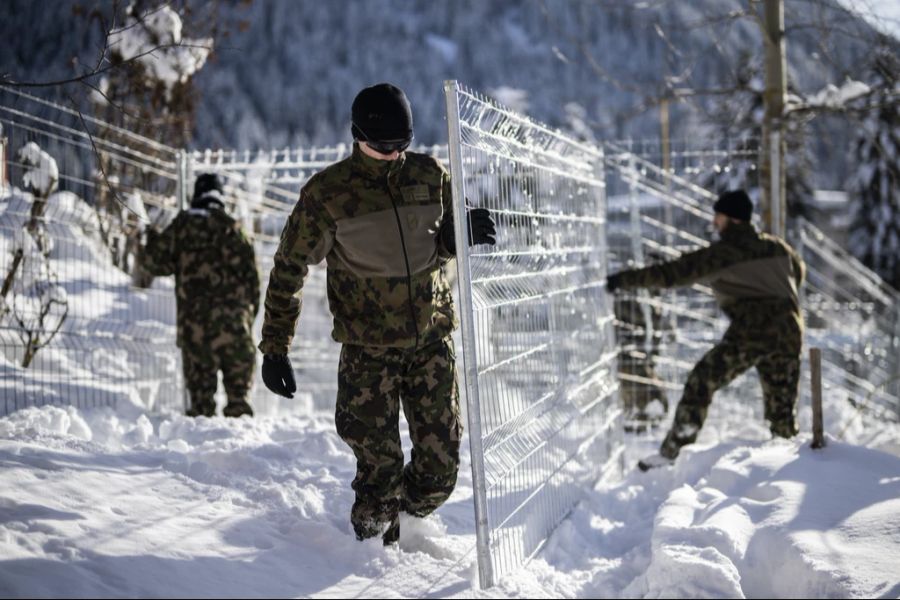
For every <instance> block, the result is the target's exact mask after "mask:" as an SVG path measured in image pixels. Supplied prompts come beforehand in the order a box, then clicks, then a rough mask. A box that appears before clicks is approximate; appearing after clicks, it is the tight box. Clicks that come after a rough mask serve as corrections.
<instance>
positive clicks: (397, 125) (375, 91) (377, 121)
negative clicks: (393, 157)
mask: <svg viewBox="0 0 900 600" xmlns="http://www.w3.org/2000/svg"><path fill="white" fill-rule="evenodd" d="M351 113H352V114H351V119H352V122H353V126H352V128H351V131H352V132H353V139H356V140H363V141H365V140H371V141H373V142H380V141H388V140H410V139H412V137H413V118H412V109H411V108H410V106H409V100H408V99H407V98H406V94H404V93H403V90H401V89H400V88H398V87H397V86H395V85H391V84H390V83H379V84H378V85H373V86H372V87H367V88H365V89H364V90H363V91H361V92H360V93H359V94H357V95H356V99H355V100H353V108H352V109H351Z"/></svg>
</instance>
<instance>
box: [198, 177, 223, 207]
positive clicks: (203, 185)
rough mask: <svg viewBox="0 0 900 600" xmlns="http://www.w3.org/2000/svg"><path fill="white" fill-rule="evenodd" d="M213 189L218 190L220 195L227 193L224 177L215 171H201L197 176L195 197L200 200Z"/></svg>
mask: <svg viewBox="0 0 900 600" xmlns="http://www.w3.org/2000/svg"><path fill="white" fill-rule="evenodd" d="M213 190H217V191H218V192H219V194H220V195H221V194H224V193H225V184H223V183H222V178H221V177H219V176H218V175H216V174H215V173H201V174H200V175H198V176H197V181H195V182H194V198H193V199H194V200H199V199H200V198H202V197H203V196H204V194H208V193H209V192H211V191H213Z"/></svg>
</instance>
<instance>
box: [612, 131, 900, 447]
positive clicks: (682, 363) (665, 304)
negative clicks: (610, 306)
mask: <svg viewBox="0 0 900 600" xmlns="http://www.w3.org/2000/svg"><path fill="white" fill-rule="evenodd" d="M635 147H636V148H638V149H641V151H644V150H646V149H645V148H643V147H642V146H640V145H636V146H635ZM606 149H607V153H606V162H607V169H608V171H607V182H608V184H609V188H608V189H609V200H608V204H609V228H608V234H609V237H608V243H609V247H610V257H609V260H610V268H611V269H619V268H627V267H632V266H643V265H645V264H650V263H652V262H660V261H666V260H671V259H673V258H677V257H678V256H680V255H681V254H682V253H683V252H686V251H690V250H693V249H696V248H699V247H703V246H705V245H708V244H709V243H710V242H709V240H711V239H712V229H711V219H712V204H713V202H714V201H715V195H714V194H712V193H711V192H709V191H707V190H706V189H705V188H704V187H701V186H699V185H697V184H696V183H694V182H695V181H697V180H708V179H709V178H710V177H714V176H715V174H729V173H731V174H735V173H740V174H742V175H741V177H743V181H741V180H736V181H735V182H734V185H735V187H737V186H741V187H749V184H750V183H751V181H748V179H747V178H748V177H752V176H753V172H754V171H755V169H754V168H752V164H753V162H754V160H755V158H754V157H753V155H752V151H750V150H747V149H744V148H738V149H736V150H735V152H734V155H729V154H722V153H721V150H712V151H710V152H706V151H696V150H694V151H691V152H690V153H689V155H688V156H687V157H680V156H678V155H677V154H676V155H675V156H674V157H673V159H672V160H671V162H670V164H671V165H673V166H672V167H671V168H670V169H663V168H662V167H661V166H660V165H658V164H655V163H653V162H652V161H650V160H647V159H646V158H644V157H643V156H639V155H637V154H636V153H635V152H632V151H631V149H630V148H629V146H628V145H625V144H608V145H607V146H606ZM650 156H651V157H652V152H651V153H650ZM701 166H702V168H699V167H701ZM710 171H712V175H711V174H710ZM788 237H789V241H790V242H791V243H792V244H793V245H794V247H795V248H797V250H798V251H800V252H801V254H802V255H803V257H804V260H805V261H806V264H807V268H808V277H807V283H806V285H805V286H804V288H803V290H804V298H803V299H802V305H803V309H804V315H805V320H806V326H807V335H806V345H807V347H811V346H816V347H820V348H822V349H823V356H824V358H823V362H824V367H823V383H824V390H825V394H826V397H827V396H828V395H829V394H831V395H833V396H835V397H840V400H843V399H844V398H846V400H847V406H851V405H852V406H858V410H856V411H854V410H850V411H840V410H838V411H835V412H833V414H831V415H829V417H830V418H829V419H826V429H827V431H828V432H829V433H831V434H832V435H835V436H843V435H844V434H845V433H847V432H848V431H849V432H851V433H853V434H854V439H855V440H856V441H861V442H864V441H866V439H867V438H866V433H865V430H866V423H869V422H871V421H869V419H879V420H884V419H888V420H894V421H897V420H900V381H898V377H900V325H898V323H900V296H898V293H897V291H896V290H892V289H891V288H890V287H889V286H887V285H886V284H884V283H883V282H882V281H881V280H880V279H879V278H878V277H877V276H875V275H874V274H873V273H872V272H871V271H869V270H868V269H866V268H865V267H864V266H863V265H861V264H860V263H859V262H858V261H856V260H855V259H853V258H852V257H850V256H849V254H848V253H847V252H846V251H845V250H843V249H841V248H840V247H838V246H837V245H836V244H835V243H834V242H832V241H831V240H829V239H828V238H827V236H825V235H824V234H823V233H822V232H820V231H819V230H818V229H816V228H815V227H814V226H813V225H811V224H810V223H808V222H806V221H804V220H802V219H798V220H797V221H796V222H795V224H794V227H793V229H792V230H791V231H790V232H789V235H788ZM616 325H617V333H618V335H619V340H620V343H621V346H620V354H619V377H620V381H621V389H620V395H621V397H622V400H623V408H624V410H625V413H626V416H625V423H626V426H631V427H633V428H635V429H641V428H649V427H651V426H653V425H654V424H656V423H657V422H659V421H663V420H664V419H663V417H664V416H665V412H666V411H664V410H663V409H664V407H665V405H667V404H668V406H669V407H670V408H671V409H674V406H675V403H677V401H678V399H679V398H680V396H681V389H682V385H683V383H684V381H685V379H686V377H687V374H688V373H689V371H690V369H691V368H693V365H694V364H695V362H696V360H697V359H699V358H700V356H702V354H703V353H704V352H705V351H706V350H708V349H709V348H710V347H711V346H712V344H714V343H715V342H716V341H717V340H718V339H719V338H720V336H721V334H722V333H723V331H724V329H725V327H727V321H726V320H725V318H724V317H723V316H722V314H721V312H720V311H719V310H718V309H717V306H716V304H715V301H714V299H713V297H712V295H711V290H709V289H708V288H706V287H705V286H702V285H694V286H691V287H689V288H680V289H674V290H661V291H655V292H654V291H639V292H631V293H625V294H619V297H618V298H617V301H616ZM806 358H807V357H806V354H805V353H804V356H803V360H804V373H803V378H802V379H801V387H800V391H801V407H806V406H808V400H809V385H808V370H807V366H806ZM761 397H762V393H761V389H760V386H759V384H758V383H757V382H756V377H755V375H754V374H753V373H752V372H751V373H749V374H747V375H744V376H742V377H741V378H739V379H738V380H737V381H736V382H734V383H733V384H732V385H730V386H728V387H727V388H725V389H724V390H722V391H721V392H720V393H719V394H718V397H717V400H716V401H715V403H714V406H715V407H716V408H714V410H715V411H716V414H717V415H718V426H719V427H721V428H722V429H724V430H732V429H733V428H734V426H735V425H736V424H738V423H740V421H741V420H743V419H747V418H752V419H761V418H762V402H761V401H760V400H761ZM726 403H727V410H718V408H721V407H722V406H723V405H726ZM840 405H841V403H840V402H837V403H833V404H832V406H840ZM668 412H669V413H670V414H671V412H673V411H672V410H669V411H668ZM807 416H808V415H807V414H806V413H805V412H804V411H801V417H802V419H801V420H804V419H805V418H807ZM805 425H806V423H802V426H805ZM709 426H710V427H715V426H716V422H715V421H714V422H712V423H710V425H709Z"/></svg>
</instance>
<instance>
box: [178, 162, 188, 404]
mask: <svg viewBox="0 0 900 600" xmlns="http://www.w3.org/2000/svg"><path fill="white" fill-rule="evenodd" d="M187 163H188V154H187V151H186V150H183V149H182V150H178V151H177V153H176V154H175V170H176V171H177V175H178V183H177V186H176V189H175V195H176V200H177V202H178V210H179V212H180V211H182V210H187V207H188V186H189V185H190V182H189V181H188V164H187ZM181 403H182V405H183V409H184V412H187V410H188V409H189V408H190V407H191V396H190V393H189V392H188V389H187V382H186V381H185V380H184V376H183V375H182V378H181Z"/></svg>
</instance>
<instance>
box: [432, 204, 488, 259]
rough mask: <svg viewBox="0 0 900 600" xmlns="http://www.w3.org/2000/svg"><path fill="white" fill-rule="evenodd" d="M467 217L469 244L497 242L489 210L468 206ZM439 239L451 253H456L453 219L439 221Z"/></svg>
mask: <svg viewBox="0 0 900 600" xmlns="http://www.w3.org/2000/svg"><path fill="white" fill-rule="evenodd" d="M467 215H468V217H469V231H470V232H471V238H472V239H471V242H472V243H471V245H472V246H474V245H476V244H490V245H491V246H493V245H494V244H496V243H497V240H496V238H495V236H496V235H497V229H496V228H495V227H494V220H493V219H492V218H491V211H489V210H488V209H486V208H470V209H469V210H468V211H467ZM441 241H442V242H443V243H444V247H445V248H447V250H448V251H449V252H450V253H451V254H456V235H455V233H454V231H453V219H445V220H444V222H443V223H441Z"/></svg>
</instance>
